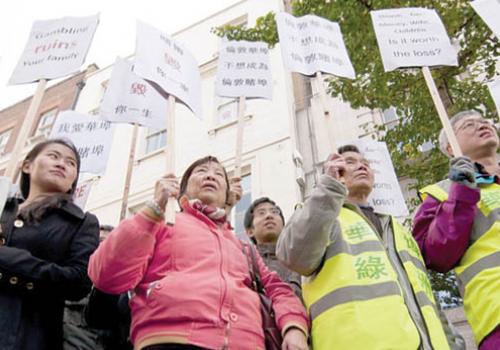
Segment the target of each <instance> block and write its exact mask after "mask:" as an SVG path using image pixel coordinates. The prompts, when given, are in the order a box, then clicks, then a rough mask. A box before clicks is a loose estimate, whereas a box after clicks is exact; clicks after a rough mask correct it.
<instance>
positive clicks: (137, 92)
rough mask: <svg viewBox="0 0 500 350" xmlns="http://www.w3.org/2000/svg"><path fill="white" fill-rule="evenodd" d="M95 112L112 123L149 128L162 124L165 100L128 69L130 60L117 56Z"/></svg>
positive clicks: (165, 111)
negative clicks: (97, 111)
mask: <svg viewBox="0 0 500 350" xmlns="http://www.w3.org/2000/svg"><path fill="white" fill-rule="evenodd" d="M99 115H100V116H101V117H102V118H103V119H105V120H108V121H111V122H114V123H131V124H139V125H143V126H147V127H149V128H152V129H164V128H165V126H166V115H167V103H166V102H165V99H164V98H163V97H162V96H161V95H160V93H159V92H158V91H156V89H154V88H153V87H152V86H151V85H150V84H149V83H148V82H147V81H146V80H144V79H142V78H141V77H139V76H138V75H136V74H135V73H134V72H133V71H132V63H130V62H128V61H127V60H123V59H117V60H116V62H115V65H114V67H113V72H112V73H111V77H110V79H109V82H108V86H107V88H106V92H105V93H104V97H103V101H102V103H101V107H100V109H99Z"/></svg>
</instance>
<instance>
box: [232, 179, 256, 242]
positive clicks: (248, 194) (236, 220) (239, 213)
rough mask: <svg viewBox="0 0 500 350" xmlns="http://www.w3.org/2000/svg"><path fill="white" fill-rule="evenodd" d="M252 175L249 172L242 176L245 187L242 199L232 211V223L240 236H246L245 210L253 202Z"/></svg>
mask: <svg viewBox="0 0 500 350" xmlns="http://www.w3.org/2000/svg"><path fill="white" fill-rule="evenodd" d="M251 182H252V175H251V174H250V173H248V174H247V175H243V176H242V177H241V187H242V189H243V194H242V196H241V199H240V201H239V202H238V203H236V205H235V206H234V208H233V210H232V212H231V223H232V225H233V227H234V232H235V233H236V235H237V236H239V237H245V236H246V233H245V227H244V226H243V220H244V218H245V212H246V210H247V208H248V207H249V206H250V204H252V186H251Z"/></svg>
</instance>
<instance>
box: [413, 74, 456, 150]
mask: <svg viewBox="0 0 500 350" xmlns="http://www.w3.org/2000/svg"><path fill="white" fill-rule="evenodd" d="M422 73H423V74H424V78H425V83H426V84H427V88H428V89H429V92H430V93H431V96H432V101H434V106H435V107H436V110H437V112H438V115H439V119H441V124H443V128H444V132H445V134H446V137H447V138H448V142H449V143H450V145H451V149H452V151H453V156H454V157H461V156H462V155H463V153H462V150H461V149H460V145H459V144H458V141H457V137H456V136H455V132H453V128H452V127H451V123H450V119H449V118H448V113H446V108H445V107H444V104H443V101H442V100H441V96H439V91H438V89H437V87H436V84H435V83H434V79H433V78H432V74H431V70H430V69H429V67H422Z"/></svg>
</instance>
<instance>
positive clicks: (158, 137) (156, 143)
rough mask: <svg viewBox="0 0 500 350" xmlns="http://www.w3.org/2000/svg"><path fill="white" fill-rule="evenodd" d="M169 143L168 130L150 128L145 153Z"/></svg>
mask: <svg viewBox="0 0 500 350" xmlns="http://www.w3.org/2000/svg"><path fill="white" fill-rule="evenodd" d="M166 144H167V130H166V129H163V130H158V129H148V134H147V135H146V151H145V154H148V153H151V152H154V151H156V150H158V149H160V148H162V147H164V146H165V145H166Z"/></svg>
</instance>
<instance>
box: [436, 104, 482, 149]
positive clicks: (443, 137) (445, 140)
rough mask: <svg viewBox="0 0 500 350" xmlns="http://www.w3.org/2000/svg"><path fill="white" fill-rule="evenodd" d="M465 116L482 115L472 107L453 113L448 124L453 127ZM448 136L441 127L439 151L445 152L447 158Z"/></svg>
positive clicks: (480, 116)
mask: <svg viewBox="0 0 500 350" xmlns="http://www.w3.org/2000/svg"><path fill="white" fill-rule="evenodd" d="M467 117H479V118H483V115H482V114H481V113H479V112H478V111H475V110H473V109H470V110H468V111H463V112H459V113H457V114H455V115H454V116H453V117H452V118H451V119H450V124H451V127H452V128H453V127H454V126H455V125H456V124H457V123H458V122H459V121H461V120H462V119H465V118H467ZM448 143H449V141H448V137H447V136H446V133H445V132H444V128H442V129H441V132H440V133H439V149H440V150H441V152H443V153H444V154H445V156H447V157H448V158H451V155H450V154H449V153H448V149H447V148H448Z"/></svg>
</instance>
